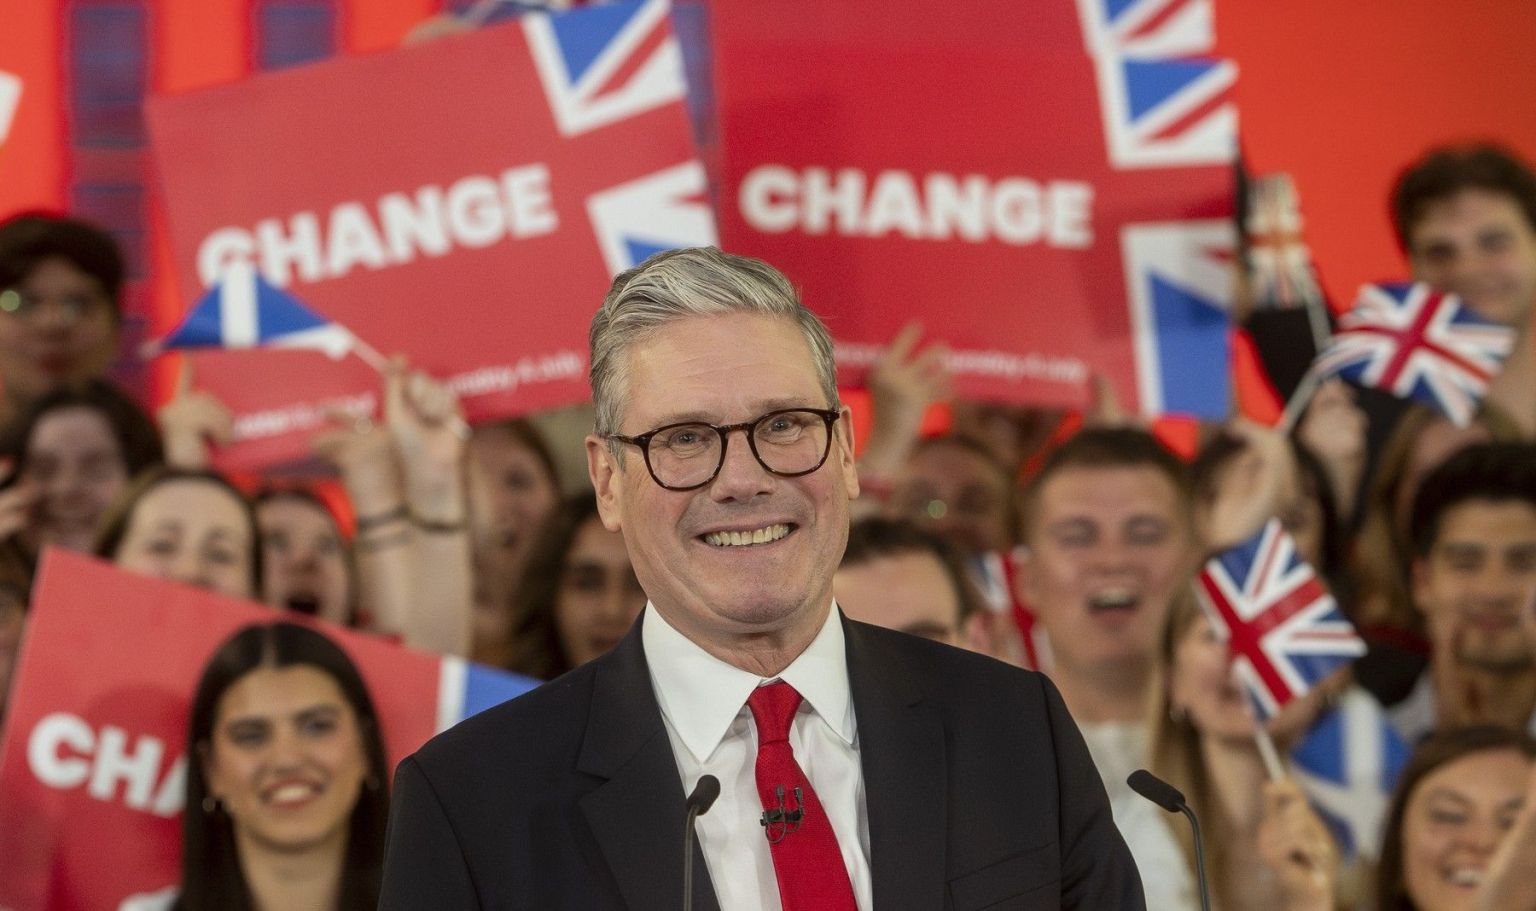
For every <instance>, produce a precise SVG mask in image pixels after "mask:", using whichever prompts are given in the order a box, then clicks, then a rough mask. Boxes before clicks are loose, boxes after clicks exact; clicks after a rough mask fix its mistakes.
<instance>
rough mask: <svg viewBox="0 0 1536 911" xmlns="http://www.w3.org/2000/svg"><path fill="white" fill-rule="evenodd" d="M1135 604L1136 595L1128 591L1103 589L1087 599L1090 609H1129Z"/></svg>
mask: <svg viewBox="0 0 1536 911" xmlns="http://www.w3.org/2000/svg"><path fill="white" fill-rule="evenodd" d="M1134 603H1136V593H1135V592H1133V591H1131V590H1130V589H1124V588H1113V589H1105V590H1104V591H1101V592H1099V593H1097V594H1095V595H1092V596H1090V597H1089V598H1088V604H1089V606H1090V607H1130V606H1131V605H1132V604H1134Z"/></svg>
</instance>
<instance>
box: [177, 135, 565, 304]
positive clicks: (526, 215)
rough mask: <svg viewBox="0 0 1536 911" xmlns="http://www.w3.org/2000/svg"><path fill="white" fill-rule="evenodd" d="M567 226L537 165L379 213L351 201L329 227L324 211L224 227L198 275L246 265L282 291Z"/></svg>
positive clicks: (406, 200) (434, 189)
mask: <svg viewBox="0 0 1536 911" xmlns="http://www.w3.org/2000/svg"><path fill="white" fill-rule="evenodd" d="M559 226H560V221H559V218H558V216H557V215H556V213H555V209H554V199H553V196H552V195H551V192H550V186H549V168H548V167H547V166H545V165H543V164H531V165H524V166H522V167H516V168H509V169H507V170H505V171H503V172H501V174H500V175H499V176H497V177H491V176H488V175H482V174H471V175H469V176H468V177H463V178H460V179H459V180H456V181H454V182H453V183H451V184H449V185H447V186H446V187H443V186H438V185H435V184H434V185H428V186H424V187H420V188H418V189H416V190H415V191H414V192H409V193H389V194H386V195H385V196H383V197H380V198H379V200H378V201H377V202H376V203H375V204H374V206H373V207H372V208H371V209H370V207H368V206H366V205H364V204H363V203H361V202H344V203H341V204H339V205H337V206H335V207H333V208H332V209H331V210H330V212H328V213H326V215H325V217H324V219H322V217H321V214H320V213H318V212H297V213H295V214H293V215H292V216H290V217H288V218H287V219H281V218H267V219H263V220H261V221H259V222H257V223H256V225H255V227H254V228H251V229H247V228H243V227H233V226H231V227H224V228H219V229H217V230H215V231H212V232H210V233H209V234H208V236H207V237H205V238H204V239H203V242H202V243H201V244H199V245H198V249H197V274H198V278H199V279H200V280H201V281H202V283H203V284H204V285H212V284H214V283H215V282H217V281H218V279H219V276H220V274H221V273H222V272H223V271H224V269H225V268H226V267H227V266H228V265H229V264H230V263H231V262H234V261H247V262H254V263H256V264H257V265H258V266H259V267H260V269H261V271H262V273H263V274H265V275H266V277H267V278H268V280H270V281H271V282H272V283H273V284H276V285H287V284H289V283H290V282H292V281H294V280H297V281H302V282H316V281H323V280H326V279H333V278H340V277H342V276H343V275H346V274H347V273H348V272H350V271H352V270H353V269H355V268H357V267H359V266H362V267H366V268H369V269H383V268H386V267H389V266H399V265H404V264H406V263H409V262H412V261H414V260H415V259H416V258H417V257H418V256H422V255H426V256H444V255H446V254H447V253H449V252H450V251H452V250H453V249H455V248H461V249H479V248H482V247H489V246H491V245H492V244H495V243H497V242H499V241H501V240H503V239H505V238H512V239H514V240H520V239H524V238H529V237H537V236H540V235H544V234H552V233H554V231H555V230H556V229H557V228H558V227H559Z"/></svg>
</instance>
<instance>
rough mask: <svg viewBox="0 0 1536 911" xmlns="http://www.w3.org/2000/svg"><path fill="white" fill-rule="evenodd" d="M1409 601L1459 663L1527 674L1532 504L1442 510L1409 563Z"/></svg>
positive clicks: (1534, 544) (1534, 524) (1535, 521)
mask: <svg viewBox="0 0 1536 911" xmlns="http://www.w3.org/2000/svg"><path fill="white" fill-rule="evenodd" d="M1413 579H1414V592H1413V594H1414V602H1415V604H1416V605H1417V606H1418V608H1419V609H1420V610H1421V611H1423V612H1424V614H1425V616H1426V618H1427V620H1428V621H1429V631H1430V635H1431V636H1432V637H1434V638H1435V640H1436V641H1439V642H1448V643H1450V644H1452V645H1453V653H1454V654H1455V655H1456V658H1457V660H1459V661H1460V662H1461V663H1463V664H1464V665H1467V666H1469V667H1474V668H1479V669H1482V670H1488V671H1495V672H1504V673H1524V672H1528V671H1529V670H1530V668H1531V666H1532V664H1533V662H1536V653H1533V648H1532V643H1531V642H1530V640H1529V638H1528V637H1527V634H1526V632H1525V630H1524V629H1523V628H1522V625H1521V622H1520V621H1521V617H1520V613H1521V611H1522V610H1528V609H1529V608H1530V605H1531V602H1532V599H1533V597H1536V508H1532V507H1531V505H1530V504H1529V503H1526V502H1525V501H1523V500H1498V501H1493V500H1468V501H1466V502H1463V503H1460V504H1458V505H1456V506H1453V507H1451V508H1450V509H1448V510H1446V511H1445V513H1444V514H1443V515H1442V516H1441V517H1440V524H1439V529H1438V531H1437V533H1436V535H1435V541H1434V544H1433V545H1432V546H1431V547H1430V551H1429V554H1428V555H1427V556H1425V557H1423V558H1421V559H1419V560H1418V561H1416V562H1415V563H1414V567H1413Z"/></svg>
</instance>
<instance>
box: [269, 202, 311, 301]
mask: <svg viewBox="0 0 1536 911" xmlns="http://www.w3.org/2000/svg"><path fill="white" fill-rule="evenodd" d="M288 225H289V232H290V233H288V234H284V233H283V223H282V222H281V221H279V220H277V219H275V218H268V219H265V220H263V221H260V222H257V223H256V243H257V245H258V246H259V247H260V248H261V271H262V274H264V275H266V277H267V280H268V281H270V282H272V284H274V285H278V286H279V287H281V286H284V285H287V284H288V283H289V282H291V281H292V280H293V277H292V276H291V275H290V274H289V267H290V266H296V267H298V272H299V275H298V277H299V280H300V281H306V282H312V281H316V280H318V279H319V278H320V276H321V273H322V265H323V260H322V259H321V256H320V219H319V217H317V216H316V215H315V213H313V212H300V213H298V214H297V215H294V216H293V218H291V219H289V222H288Z"/></svg>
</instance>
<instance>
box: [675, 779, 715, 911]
mask: <svg viewBox="0 0 1536 911" xmlns="http://www.w3.org/2000/svg"><path fill="white" fill-rule="evenodd" d="M719 796H720V779H718V778H716V777H715V776H713V775H703V776H700V777H699V780H698V782H697V783H696V784H695V785H694V786H693V793H692V794H689V795H688V801H687V803H686V804H685V806H686V807H687V808H688V822H687V824H686V825H684V826H683V911H693V826H694V822H695V821H696V820H697V819H698V818H699V817H700V816H703V815H704V814H705V813H708V812H709V808H710V807H712V806H714V805H715V798H717V797H719Z"/></svg>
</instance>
